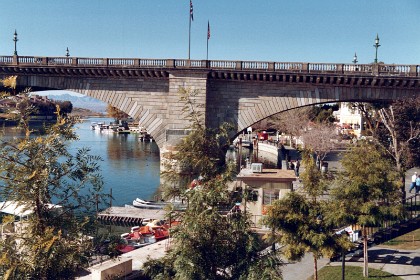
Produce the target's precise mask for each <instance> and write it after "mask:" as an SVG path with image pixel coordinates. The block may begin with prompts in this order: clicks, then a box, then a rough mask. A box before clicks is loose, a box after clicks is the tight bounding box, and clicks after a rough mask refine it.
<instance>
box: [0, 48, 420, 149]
mask: <svg viewBox="0 0 420 280" xmlns="http://www.w3.org/2000/svg"><path fill="white" fill-rule="evenodd" d="M10 75H17V76H18V86H24V87H32V89H33V90H53V89H57V90H70V91H74V92H79V93H82V94H86V95H88V96H91V97H93V98H96V99H99V100H102V101H104V102H107V103H108V104H110V105H112V106H114V107H117V108H119V109H120V110H122V111H124V112H126V113H128V114H129V115H130V116H132V117H133V118H134V119H136V120H138V121H139V123H140V124H141V125H142V126H144V127H145V128H146V129H147V131H148V132H149V133H150V134H151V135H152V136H153V137H154V139H155V140H156V142H157V144H158V146H159V148H160V151H161V153H163V152H164V151H165V150H166V149H168V148H170V146H171V145H173V144H174V143H175V142H176V141H177V140H178V139H179V137H181V136H182V135H185V133H186V130H185V128H186V127H187V126H188V123H187V122H186V120H185V119H184V118H183V113H182V108H183V104H182V103H181V102H180V100H179V94H178V91H179V88H180V87H184V88H190V89H193V90H197V91H198V93H199V94H198V96H197V97H196V102H197V104H200V105H202V108H201V110H203V113H204V116H205V123H206V125H207V126H213V127H214V126H217V125H218V124H220V123H221V122H223V121H228V122H231V123H233V124H234V126H235V130H236V133H240V132H241V131H242V130H243V129H246V128H247V127H249V126H251V125H252V124H254V123H256V122H258V121H260V120H262V119H265V118H267V117H269V116H271V115H273V114H276V113H279V112H282V111H286V110H290V109H294V108H297V107H302V106H309V105H314V104H322V103H329V102H341V101H364V102H369V101H378V100H383V101H391V100H396V99H404V98H408V97H412V96H418V95H419V94H420V66H418V65H394V64H392V65H388V64H331V63H301V62H258V61H220V60H211V61H207V60H186V59H137V58H135V59H134V58H133V59H131V58H77V57H32V56H0V78H1V77H6V76H10Z"/></svg>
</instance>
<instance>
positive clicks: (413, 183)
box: [408, 172, 417, 193]
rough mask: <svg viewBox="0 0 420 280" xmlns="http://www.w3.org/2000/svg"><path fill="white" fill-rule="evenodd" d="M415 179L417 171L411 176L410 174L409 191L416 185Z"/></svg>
mask: <svg viewBox="0 0 420 280" xmlns="http://www.w3.org/2000/svg"><path fill="white" fill-rule="evenodd" d="M416 179H417V172H414V174H413V176H411V185H410V189H409V190H408V192H409V193H411V191H412V190H413V189H414V188H415V187H416ZM416 192H417V190H416Z"/></svg>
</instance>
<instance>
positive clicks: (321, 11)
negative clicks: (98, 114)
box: [0, 0, 420, 64]
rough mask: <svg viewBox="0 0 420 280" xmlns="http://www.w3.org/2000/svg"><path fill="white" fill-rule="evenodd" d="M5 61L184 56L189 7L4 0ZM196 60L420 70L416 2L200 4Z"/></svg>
mask: <svg viewBox="0 0 420 280" xmlns="http://www.w3.org/2000/svg"><path fill="white" fill-rule="evenodd" d="M1 6H2V9H1V12H0V55H12V54H13V50H14V49H13V48H14V47H13V41H12V39H13V33H14V31H15V29H16V30H17V32H18V39H19V41H18V45H17V49H18V54H19V55H22V56H23V55H29V56H64V55H65V50H66V47H68V48H69V50H70V54H71V56H77V57H136V58H187V57H188V19H189V0H119V1H117V0H113V1H112V0H66V1H64V0H38V1H34V0H13V1H2V5H1ZM193 6H194V21H193V22H192V26H191V37H192V38H191V59H205V58H206V38H207V37H206V36H207V21H210V29H211V38H210V40H209V59H215V60H260V61H297V62H331V63H351V61H352V59H353V56H354V53H355V52H357V56H358V60H359V63H371V62H372V61H373V59H374V56H375V48H374V47H373V44H374V39H375V37H376V34H377V33H378V34H379V37H380V44H381V46H380V47H379V49H378V60H379V61H384V62H385V63H396V64H420V1H419V0H398V1H395V0H394V1H389V0H347V1H344V0H318V1H314V0H306V1H305V0H293V1H292V0H289V1H286V0H271V1H268V0H266V1H264V0H236V1H233V0H193Z"/></svg>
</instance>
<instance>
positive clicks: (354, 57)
mask: <svg viewBox="0 0 420 280" xmlns="http://www.w3.org/2000/svg"><path fill="white" fill-rule="evenodd" d="M357 62H358V61H357V54H356V53H354V56H353V63H354V64H356V63H357Z"/></svg>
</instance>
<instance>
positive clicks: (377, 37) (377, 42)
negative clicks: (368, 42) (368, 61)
mask: <svg viewBox="0 0 420 280" xmlns="http://www.w3.org/2000/svg"><path fill="white" fill-rule="evenodd" d="M373 46H374V47H375V61H374V63H378V48H379V47H380V46H381V45H379V36H378V33H376V38H375V45H373Z"/></svg>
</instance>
